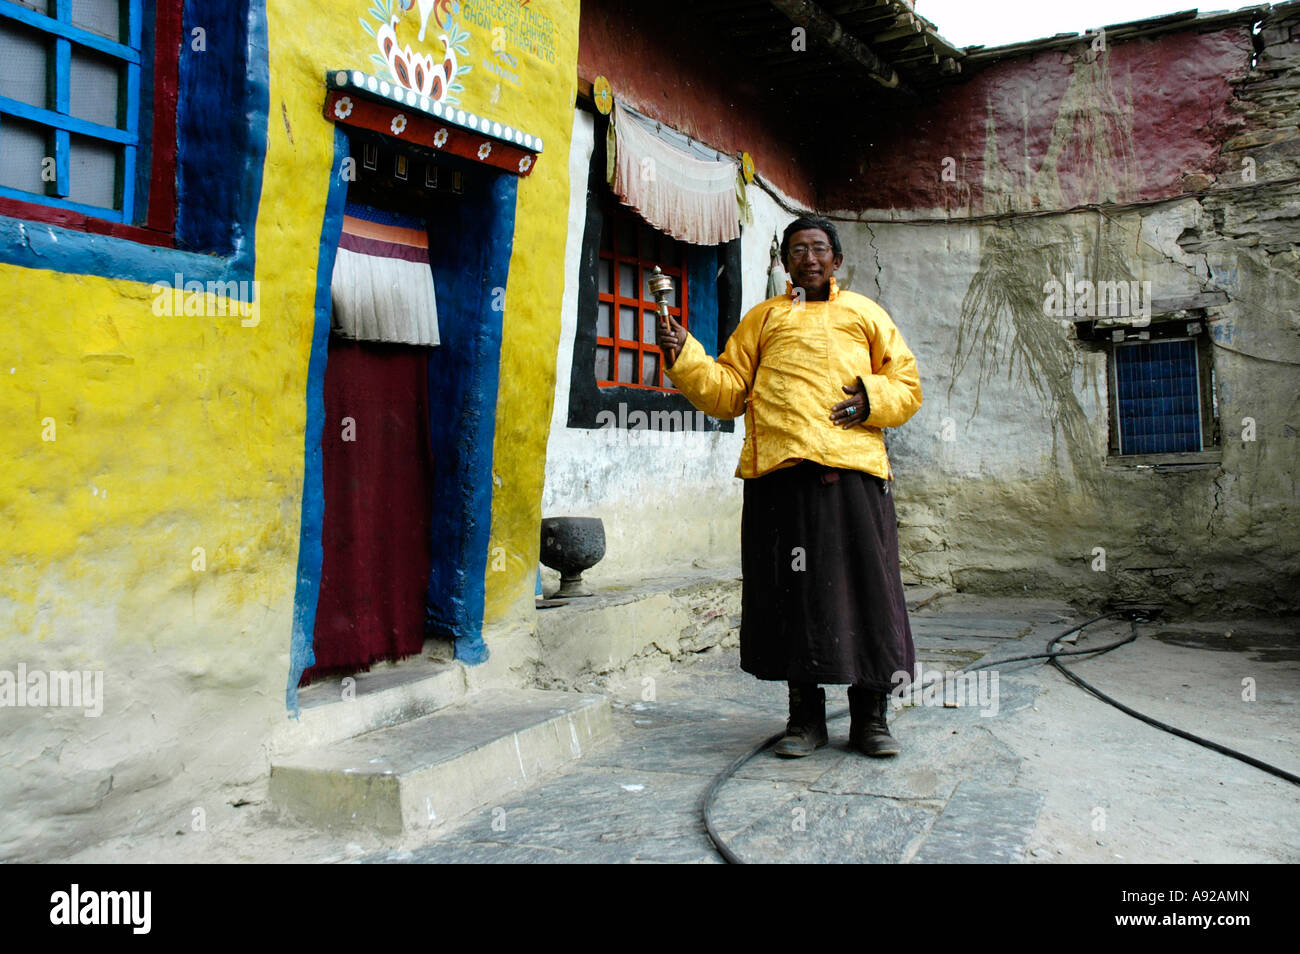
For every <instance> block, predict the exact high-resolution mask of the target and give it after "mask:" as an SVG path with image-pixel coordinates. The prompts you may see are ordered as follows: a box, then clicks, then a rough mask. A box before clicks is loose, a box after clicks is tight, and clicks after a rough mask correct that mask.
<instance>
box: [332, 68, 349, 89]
mask: <svg viewBox="0 0 1300 954" xmlns="http://www.w3.org/2000/svg"><path fill="white" fill-rule="evenodd" d="M334 82H335V83H337V84H338V85H339V86H347V85H348V74H347V72H346V71H345V70H339V71H338V72H337V73H335V74H334Z"/></svg>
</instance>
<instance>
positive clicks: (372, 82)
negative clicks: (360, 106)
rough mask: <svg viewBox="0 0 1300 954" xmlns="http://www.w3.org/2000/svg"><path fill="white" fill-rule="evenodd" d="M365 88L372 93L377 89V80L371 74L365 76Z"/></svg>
mask: <svg viewBox="0 0 1300 954" xmlns="http://www.w3.org/2000/svg"><path fill="white" fill-rule="evenodd" d="M366 89H368V90H370V92H372V93H373V92H376V91H377V90H378V89H379V80H377V79H375V78H374V77H373V76H367V77H366Z"/></svg>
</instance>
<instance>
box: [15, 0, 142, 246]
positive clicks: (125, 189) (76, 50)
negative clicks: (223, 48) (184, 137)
mask: <svg viewBox="0 0 1300 954" xmlns="http://www.w3.org/2000/svg"><path fill="white" fill-rule="evenodd" d="M142 16H143V14H142V0H0V54H2V55H0V196H5V197H8V198H12V199H21V200H23V201H28V202H37V203H41V204H45V205H55V206H60V207H63V208H69V209H72V210H75V211H79V212H83V213H86V214H90V215H94V216H96V217H98V218H106V219H110V220H113V221H118V222H130V221H132V217H133V215H134V211H135V210H134V208H133V207H134V204H135V196H134V183H135V178H136V175H135V163H136V159H137V153H138V151H139V149H140V138H139V120H140V116H139V113H140V108H139V103H140V69H141V49H142V37H141V30H142V23H141V21H142Z"/></svg>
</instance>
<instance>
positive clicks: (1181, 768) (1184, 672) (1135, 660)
mask: <svg viewBox="0 0 1300 954" xmlns="http://www.w3.org/2000/svg"><path fill="white" fill-rule="evenodd" d="M1090 615H1092V614H1086V613H1084V612H1082V611H1080V610H1078V609H1077V608H1073V607H1070V606H1068V605H1065V604H1061V603H1057V602H1053V601H1050V600H1035V599H1011V598H987V597H976V596H970V595H965V594H945V595H942V596H940V597H938V598H936V599H932V600H928V601H925V602H924V603H923V604H922V605H918V606H917V607H916V608H915V609H914V610H912V612H911V613H910V618H911V621H912V627H913V632H914V634H915V638H916V642H917V647H918V656H919V658H920V660H921V662H922V665H923V666H924V667H926V668H927V669H929V668H931V667H937V668H944V667H948V668H953V669H955V668H957V667H959V666H962V665H966V664H968V663H970V662H971V661H972V660H977V659H986V660H991V659H1000V658H1005V657H1008V656H1014V655H1019V654H1022V653H1028V652H1038V651H1041V650H1042V649H1043V648H1044V647H1045V645H1046V644H1047V642H1048V640H1049V639H1050V638H1051V637H1052V636H1054V635H1056V634H1058V633H1060V632H1061V631H1062V630H1064V629H1066V628H1069V627H1070V626H1073V625H1077V624H1078V623H1081V622H1083V621H1084V620H1085V619H1087V618H1088V616H1090ZM1297 622H1298V621H1297V620H1296V619H1294V618H1292V619H1263V620H1246V619H1235V620H1229V621H1207V622H1197V623H1179V624H1175V623H1171V622H1153V623H1144V624H1139V627H1138V632H1139V638H1138V639H1137V640H1136V641H1135V642H1133V643H1130V644H1129V645H1126V646H1123V647H1121V648H1119V649H1117V650H1115V651H1114V652H1111V653H1108V654H1106V655H1104V656H1100V657H1092V658H1081V659H1079V660H1076V661H1073V662H1071V663H1070V665H1071V666H1072V667H1073V668H1074V669H1075V671H1077V672H1079V673H1080V674H1081V675H1083V676H1084V678H1086V679H1088V680H1089V681H1091V682H1093V683H1094V684H1095V685H1096V686H1097V687H1098V688H1099V689H1102V690H1103V691H1106V692H1109V693H1110V694H1112V695H1114V696H1116V697H1117V698H1119V699H1120V700H1122V701H1123V702H1125V703H1126V704H1128V705H1130V706H1132V707H1134V708H1136V709H1138V710H1139V711H1142V712H1145V713H1147V714H1149V715H1151V716H1153V717H1155V718H1158V719H1160V720H1163V721H1165V722H1168V723H1170V724H1173V725H1176V726H1179V727H1182V728H1184V729H1186V730H1188V731H1190V732H1194V733H1197V734H1199V735H1203V736H1206V737H1209V738H1212V739H1214V740H1215V741H1218V742H1221V743H1224V744H1226V745H1230V746H1233V747H1235V748H1238V749H1241V750H1243V751H1245V752H1248V753H1249V754H1251V755H1254V756H1256V757H1257V758H1261V759H1264V760H1266V761H1269V762H1272V763H1275V764H1277V765H1279V766H1281V767H1282V768H1284V769H1286V770H1288V771H1290V772H1293V773H1297V774H1300V741H1298V740H1297V735H1298V734H1297V731H1296V730H1297V726H1300V627H1298V626H1297ZM1128 633H1129V625H1128V624H1127V623H1125V622H1122V621H1120V622H1113V621H1112V622H1108V623H1105V624H1098V625H1096V626H1093V627H1089V629H1088V630H1087V631H1086V632H1085V634H1084V635H1083V636H1082V637H1081V638H1080V640H1079V644H1078V645H1080V646H1086V645H1094V646H1095V645H1101V644H1104V643H1107V642H1113V641H1115V640H1116V639H1119V638H1122V637H1123V636H1125V635H1128ZM996 673H997V676H998V680H997V685H996V688H997V692H996V696H992V695H990V696H987V697H986V698H987V700H988V701H989V702H990V703H991V702H992V701H993V700H994V699H996V713H994V711H993V706H992V705H991V704H990V705H980V704H979V698H978V694H976V698H975V700H974V704H970V703H971V699H970V698H968V699H966V700H965V701H966V702H967V703H968V704H967V705H964V706H960V707H957V708H947V707H944V706H942V705H937V706H936V705H924V704H923V705H919V706H915V707H912V708H908V709H905V710H903V711H901V712H899V713H896V714H893V715H892V716H891V725H892V726H893V728H894V731H895V734H896V735H897V737H898V738H899V741H900V742H901V743H902V746H903V752H902V754H901V755H899V756H898V757H896V758H894V759H883V760H873V759H867V758H864V757H863V756H860V755H858V754H856V753H854V752H851V751H850V750H849V749H848V746H847V736H848V728H849V725H848V719H847V717H845V718H843V719H839V720H837V721H833V722H832V723H831V724H830V730H831V743H830V745H829V746H827V747H826V748H823V749H820V750H818V751H817V752H816V753H815V754H814V755H812V756H810V757H808V758H805V759H779V758H777V757H775V756H773V755H771V754H770V753H764V754H761V755H759V756H757V757H756V758H755V759H753V760H752V761H751V762H749V763H748V764H747V765H745V766H744V767H743V768H742V769H741V770H740V771H739V772H738V773H737V774H736V776H735V777H734V778H732V779H731V780H730V781H728V782H727V783H726V784H725V785H724V786H723V787H722V788H721V790H720V792H719V795H718V798H717V801H716V803H715V810H714V812H715V814H714V817H715V823H716V825H717V827H718V829H719V830H720V832H721V833H722V835H723V837H725V838H726V839H727V841H728V843H729V844H730V845H731V846H732V849H733V850H734V851H736V852H737V853H739V854H740V855H741V856H742V857H743V858H744V859H746V860H748V861H751V862H756V863H779V862H804V861H807V862H890V863H897V862H906V863H912V864H924V863H950V862H967V861H976V862H1001V863H1029V864H1043V863H1047V864H1051V863H1077V862H1096V863H1109V864H1127V863H1132V862H1149V863H1176V862H1226V863H1258V862H1282V863H1296V862H1300V811H1297V805H1298V803H1300V799H1298V796H1300V790H1297V787H1296V786H1295V785H1292V784H1290V783H1288V782H1286V781H1284V780H1282V779H1280V778H1277V777H1275V776H1272V775H1269V774H1267V773H1265V772H1262V771H1260V770H1258V769H1256V768H1253V767H1251V766H1248V765H1245V764H1243V763H1241V762H1239V761H1236V760H1233V759H1229V758H1226V757H1224V756H1222V755H1220V754H1217V753H1215V752H1212V751H1210V750H1207V749H1205V748H1203V747H1200V746H1197V745H1195V744H1193V743H1191V742H1187V741H1185V740H1183V739H1179V738H1176V737H1174V736H1171V735H1169V734H1167V733H1164V732H1160V731H1158V730H1156V729H1154V728H1151V727H1149V726H1147V725H1145V724H1143V723H1141V722H1138V721H1136V720H1134V719H1132V718H1131V717H1129V716H1127V715H1125V714H1124V713H1122V712H1120V711H1118V710H1116V709H1115V708H1113V707H1112V706H1109V705H1106V704H1105V703H1103V702H1101V701H1100V700H1098V699H1097V698H1095V697H1094V696H1092V695H1090V694H1089V693H1087V692H1084V691H1083V690H1081V689H1079V688H1078V687H1076V686H1075V685H1073V684H1072V683H1070V682H1069V681H1068V680H1067V679H1066V678H1065V677H1064V676H1062V675H1061V674H1060V673H1058V672H1057V671H1056V670H1055V669H1053V668H1052V667H1050V666H1048V665H1045V664H1041V663H1037V662H1031V663H1018V664H1011V665H1008V666H1001V667H998V668H997V669H996ZM991 676H992V673H990V680H991ZM574 688H577V689H580V690H583V691H593V690H594V691H600V692H605V693H608V694H609V695H610V696H611V698H612V701H613V715H614V721H615V728H616V733H615V735H614V737H613V738H611V739H609V740H608V741H606V742H605V743H604V744H602V746H601V747H599V748H597V749H595V750H592V751H589V752H587V753H586V755H585V756H584V758H582V759H581V760H579V761H578V762H576V763H573V765H572V768H571V769H569V770H565V771H564V772H563V773H562V774H556V775H552V776H550V777H548V778H545V779H542V780H540V781H539V782H538V783H537V784H536V785H535V786H534V787H532V788H529V789H526V790H524V791H523V792H521V793H519V794H518V796H515V797H509V798H507V799H503V800H502V802H501V804H499V805H493V806H490V807H488V808H485V809H484V810H482V811H478V812H473V813H471V814H469V815H467V816H465V817H464V818H463V819H461V820H460V821H458V822H455V823H452V827H449V828H447V829H443V830H441V831H440V832H439V833H437V835H436V837H430V836H429V835H428V834H427V833H422V834H418V835H415V834H413V835H406V836H383V835H379V834H376V833H368V832H360V831H327V830H317V829H314V828H310V827H305V826H302V825H301V824H298V823H295V822H293V821H292V820H289V819H286V818H284V817H282V816H280V815H278V814H277V813H276V812H275V811H274V810H273V809H272V807H271V805H270V801H269V798H268V797H267V793H266V786H265V782H262V783H254V784H250V785H246V786H242V787H238V788H231V789H229V790H223V791H220V792H212V793H205V794H204V797H203V798H202V800H201V801H196V804H202V805H205V806H207V825H206V829H205V830H203V831H201V832H196V831H194V830H193V827H192V826H191V824H190V813H189V811H188V810H187V811H185V812H183V813H181V814H179V815H177V816H176V817H175V818H174V819H171V822H172V823H171V824H169V825H168V824H165V822H166V819H164V820H163V822H162V823H160V822H158V820H157V819H153V820H149V819H144V818H142V819H141V824H140V826H139V828H138V830H134V831H132V832H129V833H127V834H125V835H120V836H114V837H112V838H109V839H107V840H106V841H105V842H103V843H101V844H98V845H94V846H88V847H87V848H85V849H83V850H81V851H79V852H77V853H76V854H75V855H74V856H73V857H71V858H66V859H61V860H67V861H72V862H80V863H96V862H122V861H128V862H130V861H151V862H182V863H186V862H188V863H195V862H203V863H211V862H244V863H259V862H271V863H275V862H300V863H301V862H309V863H330V862H334V863H339V862H341V863H355V862H362V861H364V862H377V863H382V862H447V863H476V862H523V863H531V862H546V863H556V862H562V863H590V862H651V863H653V862H664V863H719V862H720V857H719V856H718V854H717V853H716V852H715V851H714V849H713V846H712V844H711V842H710V841H709V839H708V836H707V834H706V833H705V829H704V825H703V823H702V821H701V817H700V801H701V797H702V796H703V794H704V792H705V790H706V789H707V788H708V787H709V785H710V783H711V782H712V781H713V779H714V777H715V776H716V775H717V774H718V773H719V772H721V771H722V770H724V769H725V768H726V767H727V766H728V765H729V764H730V763H731V762H732V761H733V760H734V759H735V758H736V757H737V756H739V755H741V754H743V753H745V752H746V751H748V750H749V749H750V748H751V747H752V746H753V745H755V744H756V743H758V742H760V741H762V740H763V739H765V738H766V737H768V736H770V735H772V734H773V733H775V732H777V731H779V730H780V729H781V728H782V727H783V726H784V723H785V717H786V694H785V686H784V684H782V683H764V682H760V681H758V680H756V679H754V678H753V677H751V676H749V675H746V674H745V673H743V672H741V671H740V668H739V659H738V657H737V654H736V653H735V652H724V651H709V652H704V653H698V654H693V655H692V654H686V655H684V656H683V657H681V658H680V659H679V660H678V661H677V662H670V661H668V659H667V657H665V656H663V655H662V654H658V653H655V654H651V655H648V656H646V657H645V658H643V659H641V660H639V661H637V662H636V663H635V664H634V665H633V666H631V667H628V668H626V669H625V670H623V672H622V673H621V674H618V675H616V676H613V677H599V678H598V677H593V678H592V679H590V680H588V681H586V682H584V683H583V684H580V685H576V686H575V687H574ZM976 688H977V689H978V686H976ZM992 688H993V686H992V684H991V681H990V682H987V683H986V689H987V690H990V691H991V690H992ZM650 696H653V698H652V699H651V698H649V697H650ZM827 696H828V711H830V712H835V711H836V710H839V709H842V708H845V707H846V706H847V700H846V698H845V688H844V687H843V686H838V687H828V691H827ZM922 702H924V699H923V700H922ZM984 713H989V714H987V715H985V714H984Z"/></svg>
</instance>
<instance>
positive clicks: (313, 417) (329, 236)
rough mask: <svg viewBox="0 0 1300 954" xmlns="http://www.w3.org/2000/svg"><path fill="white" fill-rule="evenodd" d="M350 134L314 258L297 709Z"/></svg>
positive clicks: (337, 132)
mask: <svg viewBox="0 0 1300 954" xmlns="http://www.w3.org/2000/svg"><path fill="white" fill-rule="evenodd" d="M349 150H350V147H349V145H348V137H347V136H346V135H345V134H344V133H343V131H342V130H341V129H339V128H337V127H335V129H334V169H335V172H334V174H333V175H331V176H330V186H329V195H328V197H327V198H326V200H325V218H324V221H323V222H322V223H321V229H320V253H319V256H318V258H317V261H316V311H315V324H314V325H313V326H312V335H311V358H310V360H309V362H308V364H307V394H306V401H307V427H306V432H305V433H304V435H303V455H304V457H305V462H304V467H303V477H302V523H301V527H300V529H299V531H298V583H297V588H296V590H295V592H294V598H293V631H292V634H291V635H290V641H289V685H288V687H287V688H286V690H285V705H286V706H287V707H288V709H289V711H290V712H291V713H293V714H294V716H295V717H296V716H297V714H298V682H299V681H300V680H301V679H302V674H303V673H304V672H305V671H306V670H307V669H308V667H310V666H311V665H312V664H313V663H314V662H315V661H316V654H315V652H314V651H313V650H312V639H313V636H314V634H315V631H316V601H317V598H318V597H319V596H320V571H321V561H322V560H323V559H324V555H325V552H324V550H323V549H322V547H321V526H322V522H323V520H324V517H325V484H324V475H323V471H322V462H321V433H322V429H323V428H324V426H325V364H326V361H327V360H328V355H329V337H330V311H331V300H330V283H331V280H332V278H333V277H334V257H335V253H336V252H337V251H338V244H339V235H340V233H342V231H343V209H344V206H345V205H346V203H347V197H348V189H347V181H346V180H345V179H344V178H343V175H342V168H343V160H344V159H346V158H347V157H348V155H349Z"/></svg>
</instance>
